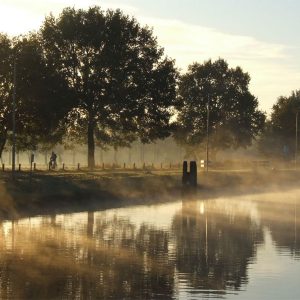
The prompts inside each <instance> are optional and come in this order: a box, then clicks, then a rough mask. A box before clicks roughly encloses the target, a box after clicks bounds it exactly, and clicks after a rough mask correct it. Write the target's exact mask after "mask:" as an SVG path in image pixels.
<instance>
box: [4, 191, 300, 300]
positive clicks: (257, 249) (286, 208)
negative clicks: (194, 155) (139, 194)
mask: <svg viewBox="0 0 300 300" xmlns="http://www.w3.org/2000/svg"><path fill="white" fill-rule="evenodd" d="M299 195H300V189H296V190H290V191H287V192H278V191H276V192H274V193H263V194H249V195H244V196H233V197H218V198H215V199H204V198H203V197H201V196H200V195H197V194H188V195H187V194H184V195H183V196H182V198H178V199H174V202H173V203H167V204H159V205H152V206H134V207H130V208H119V209H109V210H105V211H89V212H82V213H74V214H53V215H48V216H39V217H33V218H23V219H18V220H13V221H11V220H7V221H5V220H4V221H2V222H1V225H0V228H1V230H0V249H1V257H0V298H1V299H55V298H59V299H97V298H99V299H108V298H112V299H196V298H205V299H206V298H223V299H235V298H242V299H299V298H300V288H299V284H298V279H299V274H300V241H299V237H298V235H299V234H298V232H299V207H300V200H299V199H300V198H299Z"/></svg>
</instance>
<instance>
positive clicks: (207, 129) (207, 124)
mask: <svg viewBox="0 0 300 300" xmlns="http://www.w3.org/2000/svg"><path fill="white" fill-rule="evenodd" d="M208 147H209V97H208V98H207V116H206V172H208Z"/></svg>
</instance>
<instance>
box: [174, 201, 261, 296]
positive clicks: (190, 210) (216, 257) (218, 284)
mask: <svg viewBox="0 0 300 300" xmlns="http://www.w3.org/2000/svg"><path fill="white" fill-rule="evenodd" d="M224 206H225V207H224ZM172 229H173V231H174V234H175V236H176V241H177V247H176V249H177V251H176V264H177V268H178V272H179V274H180V275H179V276H180V278H184V279H185V280H188V283H189V284H190V285H191V287H193V289H197V290H204V291H205V292H206V293H207V291H209V292H212V293H217V294H218V293H219V294H223V293H224V291H225V290H237V289H239V288H240V287H241V285H242V284H245V283H247V281H248V278H247V265H248V263H249V261H250V260H251V259H252V258H253V257H254V256H255V252H256V246H257V244H258V243H260V242H262V241H263V234H262V230H261V227H260V226H259V224H257V223H256V222H255V221H253V220H252V219H251V216H250V215H249V211H247V210H244V208H243V207H242V206H240V204H239V203H237V202H234V201H233V202H231V203H227V204H226V203H223V202H222V201H205V202H200V203H199V202H197V201H190V200H185V201H183V203H182V210H181V211H180V212H178V213H177V214H176V216H175V218H174V221H173V224H172ZM193 289H190V290H191V292H193Z"/></svg>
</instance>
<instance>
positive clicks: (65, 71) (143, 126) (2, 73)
mask: <svg viewBox="0 0 300 300" xmlns="http://www.w3.org/2000/svg"><path fill="white" fill-rule="evenodd" d="M14 65H16V69H15V70H16V72H15V74H16V101H17V103H16V132H17V147H18V149H19V150H25V149H36V148H37V147H40V146H41V145H44V146H45V145H46V146H48V147H53V146H54V145H55V144H57V143H61V142H62V141H64V142H65V143H72V142H75V143H85V144H87V146H88V166H89V167H90V168H93V167H94V166H95V158H94V152H95V147H96V146H99V147H102V148H105V147H106V146H113V147H115V148H118V147H130V145H131V143H132V142H134V141H135V140H140V141H141V142H142V143H149V142H154V141H155V140H157V139H163V138H166V137H168V136H170V135H173V136H174V137H175V138H176V140H177V141H178V142H179V143H182V144H184V145H190V146H191V147H198V148H201V145H203V141H204V140H205V136H206V122H207V108H208V105H209V111H210V116H209V117H210V123H209V126H210V136H211V141H210V143H211V151H217V150H218V149H219V148H226V147H240V146H245V147H246V146H248V145H250V144H251V142H252V140H253V138H254V137H255V136H257V134H258V133H259V131H260V130H261V129H262V127H263V125H264V121H265V115H264V113H263V112H261V111H259V110H258V101H257V99H256V98H255V97H254V96H253V95H252V94H251V93H250V92H249V90H248V86H249V82H250V77H249V75H248V74H247V73H244V72H243V71H242V69H241V68H239V67H237V68H233V69H232V68H229V67H228V64H227V62H226V61H224V60H223V59H218V60H217V61H214V62H213V61H211V60H208V61H206V62H205V63H203V64H199V63H193V64H192V65H190V66H189V68H188V71H187V72H186V74H183V75H180V74H179V72H178V70H177V69H176V67H175V61H174V60H172V59H170V58H169V57H167V56H166V55H165V54H164V50H163V48H161V47H160V46H159V45H158V44H157V40H156V38H155V37H154V36H153V32H152V29H151V28H149V27H147V26H141V25H140V24H139V23H138V22H137V20H136V19H134V18H132V17H130V16H127V15H124V14H123V13H122V12H121V11H120V10H107V11H103V10H101V9H100V8H99V7H91V8H89V9H87V10H81V9H80V10H76V9H74V8H66V9H64V10H63V11H62V13H61V14H60V15H59V16H58V17H54V16H53V15H50V16H48V17H46V19H45V21H44V22H43V24H42V25H41V27H40V29H39V30H38V31H37V32H34V33H28V34H27V35H24V36H18V37H14V38H11V37H8V36H7V35H6V34H0V155H1V154H2V152H3V149H4V147H5V145H6V144H7V143H9V141H10V140H11V130H12V97H13V95H12V94H13V87H14V79H13V78H14ZM46 146H45V147H46Z"/></svg>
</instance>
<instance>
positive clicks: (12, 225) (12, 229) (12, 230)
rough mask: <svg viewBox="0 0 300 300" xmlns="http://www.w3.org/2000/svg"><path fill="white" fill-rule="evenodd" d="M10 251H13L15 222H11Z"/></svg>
mask: <svg viewBox="0 0 300 300" xmlns="http://www.w3.org/2000/svg"><path fill="white" fill-rule="evenodd" d="M11 249H12V250H14V249H15V220H12V221H11Z"/></svg>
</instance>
